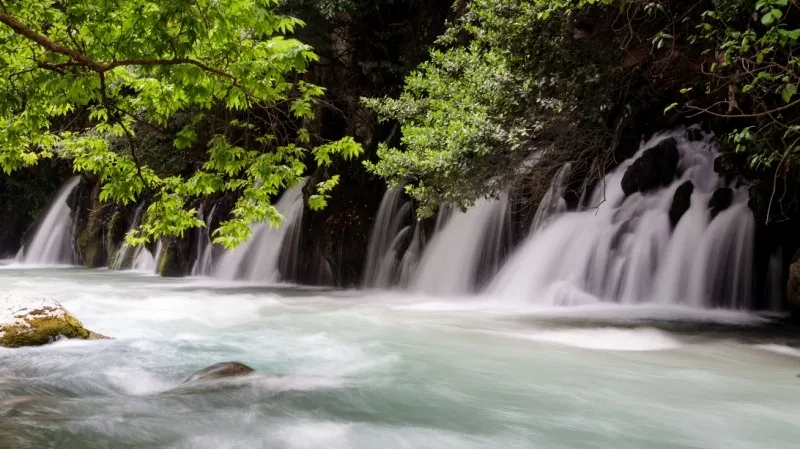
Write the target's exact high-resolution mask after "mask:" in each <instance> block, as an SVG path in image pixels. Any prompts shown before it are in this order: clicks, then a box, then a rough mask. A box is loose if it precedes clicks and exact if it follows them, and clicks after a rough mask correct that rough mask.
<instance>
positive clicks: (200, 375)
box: [182, 361, 255, 384]
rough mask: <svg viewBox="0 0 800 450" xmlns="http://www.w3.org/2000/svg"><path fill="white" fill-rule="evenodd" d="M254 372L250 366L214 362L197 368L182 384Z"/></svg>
mask: <svg viewBox="0 0 800 450" xmlns="http://www.w3.org/2000/svg"><path fill="white" fill-rule="evenodd" d="M253 372H255V370H253V369H252V368H251V367H249V366H247V365H245V364H242V363H239V362H235V361H231V362H223V363H218V364H214V365H213V366H208V367H206V368H205V369H201V370H198V371H197V372H195V373H193V374H191V375H189V376H188V377H187V378H186V379H185V380H183V383H182V384H186V383H193V382H196V381H206V380H216V379H219V378H229V377H238V376H242V375H248V374H251V373H253Z"/></svg>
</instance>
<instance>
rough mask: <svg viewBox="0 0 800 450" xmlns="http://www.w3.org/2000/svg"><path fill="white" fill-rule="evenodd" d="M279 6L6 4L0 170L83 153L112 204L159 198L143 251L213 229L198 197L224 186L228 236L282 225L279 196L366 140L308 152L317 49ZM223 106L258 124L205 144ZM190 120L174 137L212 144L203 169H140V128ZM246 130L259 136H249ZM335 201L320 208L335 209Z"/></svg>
mask: <svg viewBox="0 0 800 450" xmlns="http://www.w3.org/2000/svg"><path fill="white" fill-rule="evenodd" d="M276 5H277V0H213V1H211V0H195V1H188V0H163V1H161V0H159V1H155V0H130V1H126V2H119V1H112V0H74V1H70V2H54V1H51V0H45V1H40V0H17V1H13V2H2V3H0V167H2V169H3V170H4V171H6V172H10V171H13V170H16V169H19V168H21V167H24V166H28V165H31V164H35V163H36V162H37V161H39V160H41V159H43V158H51V157H53V156H58V157H61V158H69V159H72V160H73V164H74V168H75V170H76V171H87V172H91V173H94V174H96V175H98V176H99V178H100V179H101V181H102V183H103V187H102V190H101V193H100V199H101V200H103V201H113V202H119V203H122V204H127V203H129V202H133V201H136V200H137V199H139V198H140V197H141V196H142V195H143V193H145V192H147V193H150V194H151V196H152V198H153V199H154V202H153V203H152V204H151V205H150V206H149V208H148V211H147V214H146V220H145V221H144V223H143V224H142V226H141V227H140V229H138V230H134V231H133V232H132V233H131V234H130V235H129V236H128V242H129V243H130V244H131V245H137V244H142V243H145V242H149V241H152V240H154V239H156V238H157V237H159V236H180V235H182V234H183V233H184V232H185V230H187V229H189V228H192V227H196V226H203V225H202V222H201V221H199V220H198V219H197V218H196V217H195V212H194V211H193V210H191V209H187V207H186V206H187V203H188V201H189V200H190V199H192V198H196V197H204V196H209V195H212V194H215V193H224V192H236V193H241V196H240V197H239V199H238V201H237V203H236V206H235V208H234V211H233V216H232V218H231V219H230V220H229V221H227V222H225V223H223V224H222V225H221V227H220V228H219V229H218V230H215V241H216V242H218V243H221V244H223V245H225V246H227V247H231V246H234V245H236V244H237V243H239V242H241V241H243V240H244V239H246V238H247V237H249V233H250V231H249V223H251V222H252V221H260V220H269V221H270V222H271V223H273V224H276V225H277V224H278V223H279V222H280V217H279V215H278V214H277V212H276V211H275V209H274V207H272V206H271V199H272V198H274V196H275V195H277V194H278V193H280V191H281V190H283V189H286V188H288V187H291V186H293V185H294V184H296V183H299V182H300V181H301V180H302V175H303V172H304V171H305V168H306V166H305V160H306V156H307V155H309V154H310V155H311V156H312V157H313V158H314V159H315V160H316V161H317V162H318V163H321V164H330V162H331V160H332V157H333V156H335V155H339V154H344V156H345V157H347V158H351V157H354V156H357V155H359V154H360V153H361V148H360V146H359V145H358V144H356V143H355V142H354V141H352V140H343V141H340V142H333V143H327V144H326V145H324V146H323V147H319V148H307V147H305V146H306V145H308V144H309V142H310V136H309V133H308V131H306V130H304V129H303V126H302V124H303V121H304V120H307V119H310V118H311V117H312V116H313V105H314V103H315V102H316V101H317V99H318V98H319V97H320V96H321V95H322V94H323V90H322V88H320V87H318V86H313V85H310V84H307V83H304V82H302V81H301V80H300V76H301V74H302V73H303V72H304V71H305V70H306V68H307V67H308V65H309V64H310V63H312V62H314V61H316V59H317V57H316V55H315V54H314V53H313V52H312V50H311V48H310V47H309V46H307V45H305V44H303V43H301V42H300V41H298V40H296V39H291V38H288V37H287V36H286V35H287V34H290V33H292V32H293V31H294V29H295V28H296V27H298V26H300V25H302V22H301V21H300V20H298V19H294V18H291V17H286V16H282V15H280V14H278V13H276V12H275V11H274V8H275V7H276ZM220 111H223V112H224V114H223V117H230V116H238V117H244V118H246V120H245V121H239V120H238V119H234V120H231V121H228V122H227V123H226V124H225V126H222V127H215V132H213V133H212V135H211V136H210V138H208V139H207V140H205V141H202V142H200V141H199V136H201V135H205V134H207V132H208V130H207V129H206V128H207V126H208V123H209V121H212V120H218V118H219V117H220ZM186 114H189V115H190V116H191V119H190V120H187V121H185V123H184V125H183V126H182V128H181V129H180V130H178V131H177V132H176V133H174V134H173V135H169V134H168V133H167V136H168V138H169V139H172V140H173V148H174V151H175V152H182V151H186V150H187V149H190V148H193V147H196V146H207V160H206V161H205V163H203V164H202V166H201V167H198V168H197V170H196V171H195V173H194V174H192V175H191V176H188V177H185V176H178V175H176V174H164V173H157V172H156V171H155V170H153V169H151V168H149V167H147V166H146V165H143V164H140V161H139V160H138V158H137V151H140V152H141V148H138V144H139V139H138V136H139V135H140V134H141V133H142V132H143V131H145V130H162V131H161V132H162V133H165V132H164V131H163V130H166V129H167V128H168V127H169V126H170V125H171V124H173V123H174V122H175V121H176V119H177V118H178V117H179V116H185V115H186ZM242 129H246V133H247V135H248V139H246V141H247V142H239V140H238V139H237V133H238V134H241V130H242ZM236 130H240V131H238V132H237V131H236ZM250 136H254V138H253V139H249V137H250ZM319 155H324V156H323V157H320V156H319ZM329 181H330V180H329ZM332 184H335V182H332ZM331 188H332V186H329V185H326V191H325V192H329V191H330V189H331ZM322 194H323V193H320V195H322ZM324 198H325V197H324V196H323V201H322V202H321V203H320V202H319V201H318V200H315V201H314V202H315V203H314V206H315V207H321V206H324Z"/></svg>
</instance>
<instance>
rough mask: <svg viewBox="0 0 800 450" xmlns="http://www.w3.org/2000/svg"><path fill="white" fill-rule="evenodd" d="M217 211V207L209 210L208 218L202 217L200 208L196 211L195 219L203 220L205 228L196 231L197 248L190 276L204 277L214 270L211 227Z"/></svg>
mask: <svg viewBox="0 0 800 450" xmlns="http://www.w3.org/2000/svg"><path fill="white" fill-rule="evenodd" d="M216 210H217V205H214V206H213V207H212V208H211V211H210V212H209V213H208V217H205V218H204V217H203V208H202V206H201V207H200V209H199V210H198V211H197V217H198V218H199V219H200V220H203V221H204V222H205V224H206V226H205V228H202V229H199V230H198V233H197V234H198V238H197V247H196V248H195V255H196V257H195V260H194V264H193V265H192V276H206V275H211V274H212V273H213V270H214V263H213V260H212V256H213V253H214V244H213V243H212V242H211V226H212V223H213V221H214V213H215V212H216Z"/></svg>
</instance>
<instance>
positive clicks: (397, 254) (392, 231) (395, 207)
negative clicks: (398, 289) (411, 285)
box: [363, 188, 416, 288]
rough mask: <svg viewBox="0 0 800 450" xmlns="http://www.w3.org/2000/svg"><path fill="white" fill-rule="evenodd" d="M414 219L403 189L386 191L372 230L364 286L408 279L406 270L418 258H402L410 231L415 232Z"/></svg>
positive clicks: (382, 286)
mask: <svg viewBox="0 0 800 450" xmlns="http://www.w3.org/2000/svg"><path fill="white" fill-rule="evenodd" d="M413 219H414V218H413V213H412V211H411V202H410V201H406V200H405V199H404V198H403V189H402V188H397V189H391V190H387V191H386V193H385V194H384V196H383V200H381V205H380V207H379V208H378V214H377V216H376V217H375V224H374V225H373V227H372V232H371V233H370V238H369V244H368V246H367V259H366V263H365V266H364V282H363V284H364V286H367V287H378V288H388V287H392V286H395V285H397V284H398V283H399V282H400V280H401V279H404V278H405V279H407V278H408V277H407V273H404V271H405V270H410V269H412V268H413V267H412V266H413V265H414V263H415V261H414V262H413V263H412V262H411V261H410V260H406V261H405V262H403V258H404V255H405V254H406V247H405V245H407V244H408V242H409V234H410V233H414V229H413V228H414V227H413ZM414 236H415V237H416V233H415V234H414Z"/></svg>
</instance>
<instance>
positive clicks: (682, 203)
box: [669, 180, 694, 228]
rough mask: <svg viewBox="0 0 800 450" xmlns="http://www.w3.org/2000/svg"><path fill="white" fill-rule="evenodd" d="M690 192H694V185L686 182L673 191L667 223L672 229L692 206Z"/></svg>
mask: <svg viewBox="0 0 800 450" xmlns="http://www.w3.org/2000/svg"><path fill="white" fill-rule="evenodd" d="M692 192H694V184H692V182H691V181H688V180H687V181H685V182H684V183H683V184H681V185H680V186H678V189H676V190H675V195H674V196H673V197H672V204H671V205H670V207H669V222H670V223H671V224H672V228H675V226H676V225H677V224H678V222H680V220H681V217H683V215H684V214H686V211H688V210H689V207H690V206H691V205H692Z"/></svg>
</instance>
